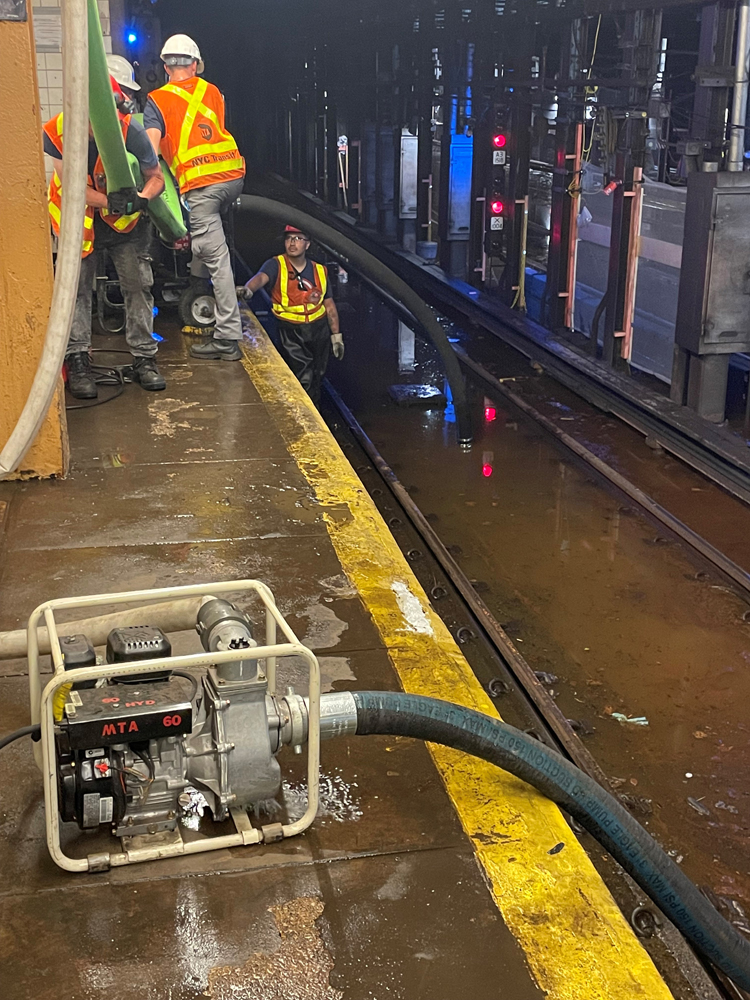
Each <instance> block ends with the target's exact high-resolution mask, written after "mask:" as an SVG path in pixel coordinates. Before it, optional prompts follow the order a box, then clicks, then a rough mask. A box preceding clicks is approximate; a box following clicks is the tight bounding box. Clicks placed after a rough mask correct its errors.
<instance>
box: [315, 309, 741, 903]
mask: <svg viewBox="0 0 750 1000" xmlns="http://www.w3.org/2000/svg"><path fill="white" fill-rule="evenodd" d="M398 326H399V325H398V323H397V321H396V320H394V319H393V318H392V317H391V316H389V315H388V314H387V313H386V312H385V311H384V310H381V309H379V308H376V309H374V310H373V309H370V310H369V311H368V312H366V313H365V311H364V310H360V312H359V313H358V326H357V334H356V335H355V336H352V337H350V338H349V339H348V340H347V356H346V360H345V362H344V364H343V365H342V366H341V367H336V368H335V369H334V371H333V372H332V373H331V374H332V376H333V378H334V383H335V385H336V387H337V388H338V390H339V391H340V392H341V394H342V396H343V398H344V399H345V401H346V402H347V403H348V405H349V406H350V407H351V408H352V409H353V410H354V412H355V414H356V416H357V417H358V419H359V420H360V422H361V423H362V424H363V426H364V428H365V430H366V432H367V433H368V434H369V436H370V437H371V438H372V439H373V441H374V442H375V444H376V446H377V447H378V448H379V450H380V451H381V452H382V454H383V455H384V457H385V459H386V461H387V462H388V463H389V464H390V465H391V466H392V467H393V468H394V470H395V471H396V473H397V475H398V476H399V478H400V479H401V481H402V483H403V484H404V485H405V486H406V487H407V489H409V491H410V493H412V495H413V496H414V499H415V500H416V502H417V503H418V504H419V506H420V508H421V509H422V511H423V512H424V513H425V514H426V515H428V517H429V518H430V520H431V522H432V523H433V526H434V527H435V529H436V530H437V532H438V534H439V535H440V537H441V539H442V540H443V542H444V543H445V544H446V545H448V546H449V547H451V550H452V551H453V552H454V553H456V557H457V559H458V561H459V563H460V565H461V567H462V569H463V570H464V572H465V573H466V574H467V575H468V576H469V577H470V578H472V579H474V580H477V581H480V582H481V590H482V597H483V599H484V601H485V602H486V604H487V605H488V606H489V607H490V609H491V610H492V612H493V614H494V615H495V616H496V617H497V619H498V620H499V621H500V622H501V623H502V624H503V625H504V627H505V629H506V631H507V632H508V634H509V635H510V637H511V638H512V639H513V640H514V641H515V642H516V643H517V644H518V648H519V650H520V651H521V652H522V654H523V655H524V656H525V657H526V659H527V660H528V661H529V663H530V664H531V666H532V667H533V669H534V670H537V671H545V672H547V673H550V674H555V675H557V677H558V678H559V680H558V681H557V682H556V683H554V684H553V686H552V689H553V692H554V695H555V697H556V698H557V700H558V703H559V704H560V706H561V708H562V709H563V711H564V712H565V714H566V716H568V717H570V718H573V719H576V720H580V721H581V722H582V724H583V728H584V731H586V730H593V732H591V734H590V735H589V736H586V737H584V739H585V742H586V745H587V746H588V747H589V749H590V750H591V751H592V753H593V754H594V756H595V757H596V758H597V760H598V761H599V762H600V763H601V765H602V766H603V767H604V769H605V770H606V772H607V773H608V774H609V775H611V776H613V777H615V778H618V779H620V780H619V782H618V785H619V791H620V792H621V793H622V794H625V795H629V796H631V798H633V801H634V803H635V804H636V806H637V807H638V810H639V811H638V812H636V813H635V814H636V815H637V817H638V819H639V820H640V821H641V822H643V823H645V825H646V826H647V827H648V828H649V829H650V830H651V832H652V833H653V834H654V835H655V836H656V837H657V838H658V839H659V840H660V842H661V843H662V844H663V846H665V847H666V848H667V849H668V850H670V851H671V852H672V854H673V856H675V857H679V858H681V859H682V861H681V863H682V865H683V867H684V869H685V871H686V872H687V873H688V874H689V875H690V876H691V877H692V878H693V879H694V880H695V881H696V882H698V884H707V885H709V886H711V887H712V888H713V889H714V891H716V892H717V893H719V894H723V895H725V896H729V897H733V898H736V899H739V900H741V901H742V903H743V905H745V906H746V907H747V906H748V905H750V861H748V858H749V857H750V855H749V853H748V847H749V846H750V833H749V831H750V769H749V766H748V765H750V748H749V746H748V737H749V736H750V718H749V717H748V710H747V706H748V704H750V625H748V624H747V623H746V622H744V621H743V619H742V614H743V612H744V611H745V609H746V604H745V603H744V602H743V601H742V600H740V598H739V597H737V596H736V595H735V594H734V593H733V592H732V591H731V590H730V589H729V588H727V587H726V586H725V585H724V584H723V582H722V581H721V580H719V579H717V578H714V577H713V576H712V575H711V574H707V573H706V572H705V568H704V567H703V566H701V565H699V564H697V563H696V562H695V561H694V560H693V559H692V558H691V556H690V554H689V553H688V552H687V551H686V550H685V549H684V548H683V547H682V546H681V545H680V544H678V543H675V542H673V541H671V540H668V539H666V538H665V537H664V535H663V532H662V531H661V530H660V529H659V527H658V526H656V525H655V524H654V523H652V522H651V521H650V520H647V519H646V518H645V517H644V516H642V515H641V514H640V512H639V511H638V510H637V509H635V508H634V507H633V506H632V505H630V504H627V503H625V502H624V501H623V500H622V499H621V498H620V497H619V496H618V495H615V494H614V493H612V492H609V491H607V490H606V489H605V488H603V487H602V486H600V485H599V483H598V482H597V481H595V480H594V479H593V478H592V477H591V476H590V475H589V474H588V473H587V471H586V469H585V468H583V467H581V466H580V465H578V463H577V462H576V461H574V460H573V458H572V456H571V455H570V453H569V452H567V451H566V450H564V449H562V448H561V447H560V446H558V445H556V444H555V443H554V442H553V441H552V439H551V438H550V437H549V436H548V435H547V434H546V433H545V432H543V431H542V430H541V428H540V427H539V426H538V425H537V424H535V423H533V422H532V421H530V420H528V419H526V418H525V417H524V416H523V415H522V414H521V413H518V412H515V411H513V410H512V409H511V408H509V407H508V406H506V405H504V403H503V400H502V399H500V398H497V399H495V398H492V397H491V396H489V395H488V394H487V393H486V390H485V389H484V388H479V387H478V386H474V387H473V390H472V397H473V415H474V421H475V429H476V437H475V441H474V444H473V445H472V447H471V450H470V451H468V452H464V451H461V450H460V449H459V447H458V445H457V444H456V435H455V423H453V420H454V415H453V412H452V408H451V407H450V406H449V407H448V409H447V410H446V411H445V412H443V411H442V410H431V411H422V410H415V409H410V408H402V407H398V406H396V405H395V404H394V403H393V401H392V400H391V399H390V398H389V392H388V390H389V386H390V385H392V384H393V383H394V382H398V381H399V380H400V381H410V380H411V381H414V382H419V383H420V384H421V383H427V382H430V381H432V382H433V383H434V384H436V385H439V386H440V387H441V388H442V387H443V382H442V378H441V377H440V371H439V368H438V367H437V365H436V364H435V362H434V360H433V359H432V357H431V356H430V352H429V351H428V350H427V348H426V347H425V346H424V345H420V343H419V342H417V351H416V355H417V357H416V362H415V364H414V365H413V366H412V367H411V368H409V366H408V365H407V366H404V365H403V363H402V365H401V369H399V352H398V342H399V341H398V338H399V331H398ZM402 336H403V334H402ZM402 362H403V351H402ZM332 367H333V366H332ZM526 370H528V366H527V365H526ZM511 374H514V373H513V372H511ZM563 426H565V425H563ZM694 478H695V480H696V481H695V484H694V485H695V486H696V488H698V487H700V486H701V483H702V480H700V479H699V478H698V477H697V476H696V477H694ZM695 495H700V494H695ZM745 516H746V529H745V531H746V533H747V534H750V531H748V529H750V512H747V511H745ZM438 610H439V609H438ZM465 651H466V653H467V655H468V656H469V657H470V656H471V651H470V649H469V648H466V649H465ZM352 666H353V669H354V671H355V672H356V659H353V663H352ZM499 707H500V711H501V712H502V704H500V705H499ZM619 716H623V717H624V718H625V720H626V721H619ZM634 718H635V719H644V718H645V719H646V720H647V721H648V725H643V724H636V723H633V722H628V721H627V720H628V719H634ZM688 799H692V800H693V801H694V802H697V803H699V804H700V805H701V806H702V809H701V811H700V812H699V811H697V810H696V809H695V807H694V806H691V804H690V802H689V801H688ZM634 808H635V806H634ZM704 810H705V811H704Z"/></svg>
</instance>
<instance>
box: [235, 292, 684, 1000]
mask: <svg viewBox="0 0 750 1000" xmlns="http://www.w3.org/2000/svg"><path fill="white" fill-rule="evenodd" d="M243 314H244V319H245V325H246V338H247V339H246V340H245V342H244V344H243V365H244V367H245V370H246V371H247V373H248V375H249V376H250V379H251V380H252V382H253V384H254V385H255V388H256V389H257V391H258V393H259V394H260V396H261V399H262V400H263V402H264V404H265V405H266V407H267V409H268V411H269V413H270V415H271V417H272V419H273V420H274V422H275V423H276V426H277V427H278V429H279V431H280V433H281V435H282V437H283V438H284V441H285V443H286V445H287V448H288V449H289V452H290V455H291V456H292V457H293V458H294V460H295V461H296V463H297V465H298V467H299V469H300V470H301V472H302V474H303V475H304V476H305V478H306V479H307V481H308V483H309V484H310V486H311V487H312V489H313V490H314V491H315V494H316V497H317V499H318V502H319V503H320V504H321V507H322V510H323V515H324V518H325V522H326V525H327V528H328V532H329V535H330V538H331V542H332V544H333V547H334V549H335V552H336V555H337V556H338V559H339V562H340V563H341V567H342V569H343V570H344V572H345V573H346V574H347V576H348V577H349V579H350V581H351V583H352V584H353V586H354V587H355V588H356V589H357V590H358V592H359V594H360V596H361V598H362V601H363V603H364V605H365V607H366V608H367V610H368V611H369V613H370V615H371V616H372V619H373V622H374V624H375V626H376V628H377V629H378V631H379V633H380V636H381V638H382V640H383V643H384V644H385V646H386V649H387V650H388V654H389V657H390V659H391V662H392V664H393V667H394V669H395V671H396V673H397V675H398V677H399V679H400V681H401V684H402V686H403V688H404V690H405V691H407V692H409V693H411V694H418V695H427V696H431V697H436V698H443V699H445V700H446V701H452V702H456V703H458V704H461V705H465V706H467V707H469V708H473V709H476V710H477V711H480V712H484V713H486V714H487V715H491V716H494V717H495V718H498V717H499V716H498V714H497V711H496V710H495V707H494V705H493V704H492V702H491V701H490V699H489V698H488V697H487V695H486V694H485V692H484V690H483V688H482V687H481V685H480V683H479V681H478V680H477V679H476V677H475V675H474V673H473V672H472V670H471V668H470V666H469V664H468V663H467V662H466V660H465V659H464V657H463V655H462V654H461V652H460V650H459V648H458V646H457V645H456V643H455V641H454V639H453V637H452V636H451V634H450V632H449V631H448V629H447V627H446V626H445V624H444V623H443V621H442V620H441V618H440V617H439V616H438V615H437V614H436V613H435V612H434V611H433V610H432V608H431V607H430V604H429V601H428V599H427V596H426V595H425V593H424V591H423V590H422V587H421V586H420V584H419V582H418V580H417V579H416V577H415V576H414V574H413V572H412V571H411V568H410V567H409V564H408V563H407V561H406V559H405V558H404V555H403V553H402V552H401V550H400V549H399V548H398V546H397V544H396V542H395V540H394V538H393V536H392V535H391V533H390V531H389V530H388V527H387V526H386V524H385V522H384V521H383V519H382V517H381V515H380V513H379V512H378V510H377V508H376V507H375V505H374V503H373V502H372V500H371V499H370V497H369V495H368V494H367V492H366V491H365V489H364V487H363V486H362V484H361V482H360V480H359V479H358V477H357V475H356V474H355V472H354V470H353V469H352V467H351V465H350V464H349V462H348V461H347V459H346V457H345V456H344V454H343V452H342V451H341V449H340V448H339V446H338V444H337V442H336V441H335V440H334V438H333V436H332V435H331V433H330V431H329V430H328V428H327V427H326V425H325V422H324V421H323V419H322V418H321V416H320V415H319V414H318V412H317V410H316V409H315V407H314V406H313V404H312V402H311V401H310V399H309V397H308V396H307V394H306V393H305V392H304V390H303V389H302V387H301V386H300V385H299V383H298V382H297V380H296V379H295V377H294V376H293V375H292V373H291V372H290V371H289V369H288V368H287V366H286V365H285V364H284V362H283V361H282V359H281V358H280V356H279V355H278V353H277V352H276V350H275V348H274V347H273V345H272V344H271V342H270V340H269V339H268V337H267V335H266V334H265V332H264V331H263V330H262V328H261V327H260V324H259V323H258V321H257V320H256V318H255V317H254V316H253V315H252V313H250V312H249V310H243ZM342 508H344V509H346V508H348V510H349V512H350V513H351V518H342V517H341V511H342ZM327 510H328V511H329V512H330V513H326V511H327ZM430 752H431V754H432V757H433V759H434V761H435V765H436V766H437V769H438V771H439V773H440V776H441V778H442V780H443V783H444V785H445V788H446V790H447V793H448V795H449V797H450V799H451V801H452V803H453V806H454V808H455V810H456V812H457V814H458V817H459V819H460V821H461V824H462V826H463V828H464V830H465V831H466V833H467V835H468V836H469V838H470V839H471V841H472V844H473V847H474V851H475V853H476V856H477V858H478V860H479V863H480V865H481V867H482V868H483V870H484V873H485V875H486V879H487V882H488V884H489V887H490V890H491V893H492V896H493V898H494V900H495V902H496V905H497V907H498V909H499V910H500V913H501V914H502V917H503V920H504V921H505V923H506V925H507V926H508V928H509V929H510V931H511V932H512V934H513V935H514V937H515V938H516V940H517V941H518V943H519V944H520V946H521V948H522V949H523V951H524V953H525V956H526V959H527V962H528V964H529V967H530V969H531V971H532V973H533V976H534V978H535V979H536V982H537V983H538V985H539V987H540V988H541V989H542V990H543V991H544V992H545V993H546V994H547V995H548V996H549V997H550V998H552V1000H626V998H627V1000H633V998H637V997H645V998H648V1000H668V998H670V997H671V996H672V994H671V993H670V991H669V990H668V989H667V986H666V985H665V983H664V981H663V980H662V978H661V976H660V975H659V973H658V971H657V970H656V967H655V966H654V964H653V962H652V961H651V958H650V957H649V955H648V954H647V953H646V951H645V950H644V949H643V947H642V945H641V944H640V942H639V941H638V939H637V937H636V936H635V934H634V932H633V931H632V929H631V927H630V925H629V924H628V923H627V921H626V920H625V918H624V917H623V915H622V913H621V912H620V910H619V908H618V907H617V904H616V903H615V901H614V900H613V898H612V896H611V895H610V893H609V890H608V889H607V887H606V886H605V884H604V882H603V881H602V879H601V876H600V875H599V873H598V872H597V871H596V869H595V868H594V866H593V865H592V863H591V861H590V860H589V858H588V856H587V854H586V852H585V851H584V850H583V848H582V847H581V845H580V844H579V842H578V840H577V839H576V837H575V835H574V834H573V832H572V831H571V829H570V827H569V826H568V824H567V823H566V822H565V819H564V818H563V816H562V813H561V812H560V810H559V809H558V807H557V806H556V805H555V804H554V803H552V802H550V801H549V800H548V799H545V798H544V797H543V796H542V795H540V794H539V793H538V792H536V791H535V790H534V789H533V788H531V787H530V786H529V785H526V784H525V783H524V782H522V781H519V780H518V779H517V778H514V777H513V776H512V775H510V774H507V773H506V772H504V771H501V770H499V769H498V768H496V767H494V766H492V765H490V764H487V763H485V762H484V761H480V760H476V759H475V758H473V757H469V756H467V755H465V754H462V753H460V752H458V751H453V750H448V749H446V748H444V747H438V746H433V745H430ZM560 843H562V844H564V845H565V846H564V848H563V849H562V850H560V851H559V852H558V853H556V854H553V855H550V854H549V851H550V850H551V849H552V848H554V847H556V846H557V845H558V844H560ZM498 987H499V984H498Z"/></svg>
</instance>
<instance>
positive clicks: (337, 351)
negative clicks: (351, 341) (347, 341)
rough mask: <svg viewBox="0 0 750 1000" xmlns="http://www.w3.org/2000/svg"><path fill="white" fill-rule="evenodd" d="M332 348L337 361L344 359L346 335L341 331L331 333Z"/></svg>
mask: <svg viewBox="0 0 750 1000" xmlns="http://www.w3.org/2000/svg"><path fill="white" fill-rule="evenodd" d="M331 350H332V351H333V356H334V358H335V359H336V360H337V361H343V358H344V336H343V334H341V333H332V334H331Z"/></svg>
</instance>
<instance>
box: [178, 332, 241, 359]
mask: <svg viewBox="0 0 750 1000" xmlns="http://www.w3.org/2000/svg"><path fill="white" fill-rule="evenodd" d="M190 356H191V357H193V358H203V360H204V361H239V360H240V358H241V357H242V351H241V350H240V345H239V341H237V340H219V339H218V337H209V338H208V339H207V340H204V341H203V343H201V344H193V346H192V347H191V348H190Z"/></svg>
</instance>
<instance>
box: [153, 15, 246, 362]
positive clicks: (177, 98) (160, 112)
mask: <svg viewBox="0 0 750 1000" xmlns="http://www.w3.org/2000/svg"><path fill="white" fill-rule="evenodd" d="M161 59H162V62H163V63H164V67H165V70H166V73H167V76H168V77H169V83H167V84H166V86H164V87H161V88H160V89H159V90H152V91H151V93H150V94H149V97H148V102H147V104H146V108H145V110H144V114H143V124H144V125H145V127H146V131H147V132H148V135H149V138H150V139H151V142H152V143H153V145H154V149H156V150H157V152H159V151H160V152H161V154H162V156H163V157H164V159H165V160H166V162H167V164H168V165H169V166H170V168H171V170H172V173H173V174H174V176H175V178H176V180H177V183H178V185H179V188H180V194H181V195H182V197H183V199H184V201H185V203H186V205H187V207H188V210H189V220H190V223H189V224H190V239H191V246H192V250H193V263H192V265H191V271H192V274H193V276H194V277H202V276H204V275H205V273H206V271H207V272H208V274H209V275H210V276H211V281H212V282H213V286H214V296H215V298H216V327H215V330H214V332H213V335H212V336H211V337H210V338H209V339H208V340H207V341H205V342H204V343H202V344H195V345H193V347H191V349H190V353H191V354H192V356H193V357H195V358H206V359H208V360H217V359H222V360H224V361H239V359H240V358H241V356H242V355H241V353H240V348H239V343H238V341H240V340H241V339H242V324H241V321H240V311H239V307H238V305H237V295H236V292H235V284H234V277H233V275H232V262H231V260H230V257H229V247H228V246H227V240H226V236H225V234H224V227H223V225H222V215H224V214H225V213H226V212H227V211H228V210H229V209H230V207H231V206H232V203H233V202H235V201H236V200H237V198H239V196H240V194H242V188H243V184H244V178H245V161H244V160H243V158H242V157H241V156H240V153H239V150H238V149H237V143H236V142H235V141H234V139H233V138H232V136H231V135H230V134H229V132H227V130H226V129H225V127H224V98H223V97H222V96H221V93H220V92H219V90H218V89H217V88H216V87H214V85H213V84H212V83H208V82H207V81H206V80H201V79H200V77H199V74H200V73H202V72H203V60H202V59H201V54H200V51H199V49H198V46H197V45H196V44H195V42H194V41H193V39H192V38H189V37H188V36H187V35H172V37H171V38H168V39H167V41H166V42H165V43H164V47H163V48H162V51H161Z"/></svg>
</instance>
